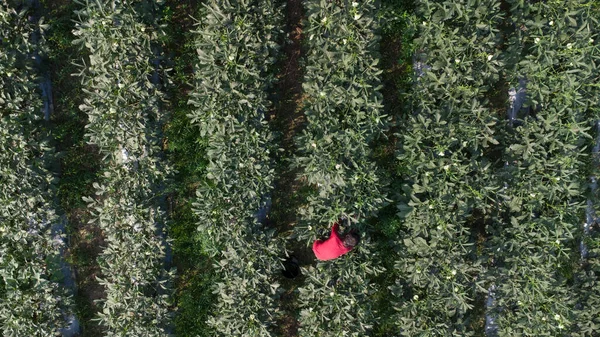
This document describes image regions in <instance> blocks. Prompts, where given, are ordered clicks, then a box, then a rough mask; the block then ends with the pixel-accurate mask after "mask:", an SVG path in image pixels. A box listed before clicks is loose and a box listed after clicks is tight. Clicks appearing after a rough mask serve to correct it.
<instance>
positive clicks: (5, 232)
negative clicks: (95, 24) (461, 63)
mask: <svg viewBox="0 0 600 337" xmlns="http://www.w3.org/2000/svg"><path fill="white" fill-rule="evenodd" d="M30 14H31V12H30V11H29V9H28V8H27V7H26V6H23V7H22V8H21V9H20V10H18V11H17V7H15V6H14V5H11V4H9V3H8V2H7V1H4V0H3V1H0V50H2V52H0V186H2V187H1V189H0V205H1V206H0V332H1V334H2V335H3V336H15V337H17V336H52V335H55V334H56V333H58V331H59V329H61V328H64V327H65V326H66V325H67V323H66V319H67V317H68V316H69V315H71V314H72V299H71V297H70V295H69V294H67V291H66V290H65V289H63V288H62V287H61V286H60V285H59V281H60V279H56V278H55V277H54V276H53V275H54V273H56V270H55V269H56V268H55V265H54V264H53V263H54V262H55V261H58V260H59V259H60V250H61V247H62V245H63V244H64V243H63V240H62V238H61V237H60V236H59V235H58V234H56V235H55V236H53V233H52V226H53V225H54V224H55V223H57V222H58V221H59V217H58V216H57V214H56V211H55V210H56V204H55V203H54V198H53V193H55V192H56V188H55V185H54V183H55V177H54V176H53V174H52V173H51V172H50V171H49V170H48V169H47V166H48V165H49V164H50V162H51V160H52V159H53V158H54V155H53V153H52V150H51V148H49V145H48V139H47V137H46V135H45V132H44V129H43V127H42V119H43V116H44V113H43V110H42V106H43V102H42V99H41V93H40V91H39V89H38V84H39V77H38V74H37V73H36V69H35V68H34V63H33V58H34V56H35V55H36V54H37V53H39V52H42V51H43V49H44V44H45V41H44V40H43V37H42V35H41V34H40V33H41V31H42V30H43V29H45V28H46V27H45V26H44V25H43V23H42V22H34V21H33V20H29V18H28V15H30ZM34 36H36V37H37V38H38V39H37V42H34V41H35V40H34Z"/></svg>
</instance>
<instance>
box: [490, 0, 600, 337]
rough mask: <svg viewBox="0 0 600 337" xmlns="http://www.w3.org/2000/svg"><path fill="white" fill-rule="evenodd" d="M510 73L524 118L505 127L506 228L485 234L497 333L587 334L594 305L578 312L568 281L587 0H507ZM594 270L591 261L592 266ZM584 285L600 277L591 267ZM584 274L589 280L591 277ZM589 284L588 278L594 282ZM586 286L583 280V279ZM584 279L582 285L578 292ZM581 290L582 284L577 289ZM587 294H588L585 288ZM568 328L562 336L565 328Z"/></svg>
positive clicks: (593, 68) (586, 85)
mask: <svg viewBox="0 0 600 337" xmlns="http://www.w3.org/2000/svg"><path fill="white" fill-rule="evenodd" d="M509 3H510V5H511V9H510V11H511V12H510V13H511V23H512V25H513V26H514V27H515V30H514V33H513V34H512V35H511V36H510V38H509V45H510V48H509V50H508V53H507V58H506V59H507V70H508V72H509V73H508V76H507V78H508V80H509V82H510V83H511V84H512V83H517V82H518V80H519V78H526V79H527V97H528V101H527V102H526V104H525V105H526V106H528V107H529V109H530V111H531V113H530V114H529V115H522V116H519V117H520V118H521V119H522V125H519V126H517V127H516V128H515V129H514V130H509V131H507V136H506V145H507V148H506V150H505V152H504V158H503V159H504V160H505V161H506V163H507V165H506V166H505V167H504V168H503V169H501V170H500V171H499V172H498V176H499V177H500V178H501V179H502V181H503V183H504V184H505V188H504V189H503V190H502V192H501V196H502V199H503V200H502V213H501V216H502V219H503V220H504V221H503V224H504V225H503V226H501V227H500V226H498V228H497V229H496V232H495V233H494V235H493V238H494V239H493V240H492V241H491V244H492V246H491V247H490V248H491V255H492V257H493V259H494V260H496V261H497V264H498V268H497V269H496V270H495V271H494V272H492V273H491V278H492V279H493V280H494V282H495V283H496V284H497V286H498V289H497V297H498V299H497V301H498V303H497V305H498V306H497V313H496V314H497V317H498V320H497V321H498V326H499V335H501V336H515V335H536V336H542V335H580V336H591V335H593V332H592V331H591V330H587V329H589V328H587V329H586V328H584V327H585V326H588V327H589V326H591V325H590V324H591V323H590V322H592V321H593V320H594V319H595V317H597V313H598V311H597V309H596V307H595V306H594V305H593V304H592V303H594V300H593V297H594V296H593V295H592V297H591V298H590V299H592V303H590V304H592V305H591V306H588V305H583V307H584V308H585V309H584V310H582V311H578V310H576V309H575V308H576V304H577V302H578V301H579V300H578V299H577V295H578V294H581V291H580V290H579V289H578V288H579V286H577V287H576V288H574V287H573V285H574V284H575V273H576V272H577V270H578V269H579V263H580V261H578V259H579V257H580V254H579V251H578V246H579V241H580V240H581V234H582V229H583V227H582V226H581V225H580V224H581V223H582V219H584V210H585V192H586V189H587V184H586V175H587V172H586V167H587V166H588V165H589V164H588V163H589V160H590V156H589V154H588V153H589V151H590V149H589V148H588V146H587V145H589V144H590V139H591V138H592V137H591V134H590V127H589V125H590V124H591V123H590V122H591V121H592V120H597V119H598V116H597V108H596V107H595V105H596V102H597V97H598V90H597V86H596V85H591V83H593V82H594V81H596V80H597V78H598V70H597V64H598V57H599V54H598V47H597V45H594V44H593V43H592V41H593V39H597V35H596V34H597V32H594V31H593V30H592V28H591V27H592V26H593V25H596V24H597V18H593V10H592V9H591V7H590V5H591V1H583V2H582V1H567V2H564V3H560V4H559V3H557V2H549V3H544V2H537V3H529V2H521V1H509ZM592 269H593V268H592ZM587 277H588V278H587V280H586V281H585V282H597V277H595V280H594V274H593V273H592V274H588V275H587ZM590 277H591V278H590ZM592 284H593V283H592ZM588 286H589V283H588ZM585 287H586V286H584V289H585ZM584 289H581V290H584ZM583 294H584V296H588V295H587V294H586V291H584V292H583ZM570 330H571V331H575V332H572V333H568V331H570Z"/></svg>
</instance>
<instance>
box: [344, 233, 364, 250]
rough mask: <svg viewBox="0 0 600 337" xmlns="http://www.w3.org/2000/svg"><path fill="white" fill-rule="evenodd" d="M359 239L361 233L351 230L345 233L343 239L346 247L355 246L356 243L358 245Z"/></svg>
mask: <svg viewBox="0 0 600 337" xmlns="http://www.w3.org/2000/svg"><path fill="white" fill-rule="evenodd" d="M359 241H360V235H358V233H356V232H355V231H351V232H350V233H348V234H346V235H344V238H343V239H342V242H343V244H344V247H346V248H354V247H355V246H356V245H358V242H359Z"/></svg>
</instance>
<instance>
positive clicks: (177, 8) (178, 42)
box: [161, 0, 217, 337]
mask: <svg viewBox="0 0 600 337" xmlns="http://www.w3.org/2000/svg"><path fill="white" fill-rule="evenodd" d="M198 6H199V3H198V2H197V1H174V0H168V1H167V2H166V4H165V6H164V7H163V13H162V23H164V24H166V28H165V29H166V35H165V36H164V37H163V38H162V41H161V42H162V43H163V44H164V49H165V52H166V54H167V55H169V56H170V57H171V61H168V64H167V66H168V67H170V68H173V71H172V72H171V73H170V79H171V81H172V83H171V84H170V85H169V86H168V87H167V91H168V99H169V102H170V103H169V104H170V106H169V109H170V110H171V118H170V120H169V122H168V123H167V125H166V126H165V137H166V142H165V143H166V151H167V157H168V159H169V161H170V163H171V164H172V165H173V168H174V169H175V170H176V174H175V176H174V177H173V180H172V184H171V186H169V188H168V192H169V193H170V196H171V199H172V201H173V202H172V204H173V211H172V213H171V219H170V220H171V221H170V224H169V235H170V237H171V238H172V239H173V243H172V245H173V257H174V264H175V266H176V267H177V278H176V281H175V286H176V292H175V298H174V305H175V306H176V315H175V321H174V326H175V333H176V334H177V335H178V336H198V337H204V336H209V335H210V333H211V330H210V328H209V327H208V325H207V323H206V321H207V319H208V317H209V316H210V315H211V314H213V312H212V310H213V304H214V303H215V301H216V295H215V294H213V293H212V286H213V284H214V283H215V282H216V281H217V280H216V274H215V273H214V271H213V267H212V260H211V259H210V258H209V256H208V254H207V253H206V248H207V247H208V245H209V243H208V240H207V238H206V237H205V236H203V235H202V234H201V233H199V232H198V230H197V227H198V219H197V218H196V216H195V214H194V212H193V211H192V208H191V203H192V202H193V201H194V199H195V198H196V194H195V192H196V189H197V187H198V186H199V185H200V184H201V182H202V181H203V180H204V179H205V169H206V166H207V164H208V163H207V160H206V157H205V151H206V141H205V140H204V139H202V138H200V131H199V129H198V128H197V127H196V126H193V125H191V123H190V120H189V118H188V117H187V115H188V114H190V113H191V112H192V108H191V107H190V106H189V105H188V104H187V100H188V93H189V92H190V91H191V90H193V86H192V85H191V83H190V80H191V79H192V70H193V64H194V62H195V60H196V59H197V55H196V51H195V49H194V47H193V41H192V40H191V36H190V33H189V31H190V30H191V29H192V28H193V27H192V24H193V22H194V21H193V20H192V19H191V18H190V17H189V15H190V14H193V13H196V12H197V9H198ZM182 32H186V33H183V34H182Z"/></svg>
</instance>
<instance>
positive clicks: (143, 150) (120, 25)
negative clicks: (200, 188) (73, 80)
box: [73, 0, 174, 336]
mask: <svg viewBox="0 0 600 337" xmlns="http://www.w3.org/2000/svg"><path fill="white" fill-rule="evenodd" d="M80 5H81V7H80V8H81V9H80V10H78V11H77V12H76V14H77V15H78V18H79V20H78V21H77V22H76V23H75V29H74V31H73V34H74V35H75V40H74V41H73V43H74V44H76V45H78V46H80V48H82V49H84V53H85V54H87V57H86V59H85V60H83V61H82V62H83V63H82V64H80V68H81V72H80V73H79V74H77V76H78V78H79V79H80V80H81V86H82V90H83V92H84V99H83V100H84V102H83V104H81V105H80V106H79V108H80V109H81V110H82V111H83V112H84V113H86V115H87V117H88V124H87V125H86V134H85V137H86V139H87V142H88V143H89V144H91V145H94V146H96V147H97V148H98V150H99V153H100V155H101V156H102V159H101V161H100V165H101V168H100V170H99V172H100V173H99V177H100V178H99V179H98V180H97V182H95V183H94V184H93V186H94V194H91V195H89V196H88V197H84V201H86V202H87V203H88V209H89V211H90V214H91V221H92V222H93V223H94V224H95V225H97V226H99V227H100V229H101V231H102V233H103V237H104V244H103V246H104V247H103V250H102V252H101V253H100V255H99V257H98V263H99V265H100V268H101V276H99V277H98V281H99V283H100V284H101V285H102V286H104V291H105V294H106V296H105V297H103V298H101V299H100V300H99V302H100V304H101V307H102V310H101V311H100V312H99V313H98V317H97V318H98V319H99V321H100V323H101V325H102V326H103V328H104V329H105V333H106V334H107V335H108V336H166V335H168V334H169V332H170V330H171V329H170V321H171V315H172V314H171V310H170V305H171V299H170V297H171V294H172V286H171V282H172V280H173V277H174V271H173V270H169V269H168V265H167V264H166V260H165V259H166V257H167V256H166V250H167V242H166V240H165V222H166V216H165V205H164V192H163V190H164V184H165V180H166V179H167V177H168V175H169V174H170V173H171V169H170V168H169V166H168V164H167V163H166V162H165V161H164V160H163V158H162V157H163V154H162V149H161V146H162V135H161V129H162V126H163V124H164V121H165V118H166V116H167V113H166V112H165V111H164V110H163V109H162V108H161V106H162V100H163V94H162V93H161V91H160V87H159V85H158V84H157V83H156V82H155V81H154V82H153V81H152V77H153V75H154V74H155V71H156V69H155V67H154V66H153V65H152V63H151V61H152V60H153V59H154V58H155V53H154V49H153V48H154V47H155V45H156V43H157V39H158V37H159V34H160V30H159V29H158V28H157V25H156V22H155V17H154V15H155V14H154V13H155V12H156V6H157V4H156V3H155V2H154V1H129V2H126V3H125V2H123V3H122V2H118V1H108V0H107V1H93V2H89V1H86V2H84V3H80Z"/></svg>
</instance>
